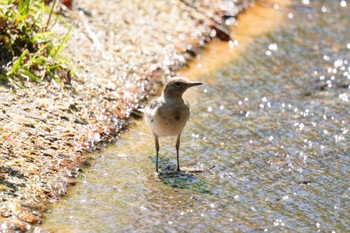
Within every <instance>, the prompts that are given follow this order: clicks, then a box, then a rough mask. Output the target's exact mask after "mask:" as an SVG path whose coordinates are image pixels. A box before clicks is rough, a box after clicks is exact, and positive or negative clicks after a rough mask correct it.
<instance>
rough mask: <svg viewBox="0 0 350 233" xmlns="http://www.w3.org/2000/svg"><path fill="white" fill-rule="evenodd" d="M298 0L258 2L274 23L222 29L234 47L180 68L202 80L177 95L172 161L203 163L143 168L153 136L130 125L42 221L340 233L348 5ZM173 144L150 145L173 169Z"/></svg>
mask: <svg viewBox="0 0 350 233" xmlns="http://www.w3.org/2000/svg"><path fill="white" fill-rule="evenodd" d="M308 2H309V1H307V0H303V1H293V2H292V3H291V4H290V6H289V8H288V9H283V8H282V7H278V6H280V5H276V4H275V5H273V4H265V5H264V6H262V7H263V8H265V9H266V10H268V9H269V10H273V11H276V12H279V13H278V15H279V16H282V19H283V25H282V26H280V27H279V28H278V29H276V30H274V31H272V32H269V33H266V34H264V35H259V36H258V37H257V35H251V34H249V33H247V34H246V35H245V34H243V33H242V32H240V34H239V35H237V34H233V38H236V39H237V38H238V39H237V40H238V42H239V43H238V45H237V46H236V45H235V44H231V46H227V45H226V44H225V45H224V44H223V43H221V42H215V43H213V45H212V46H213V47H214V48H215V46H216V48H218V47H219V48H220V49H221V50H220V51H221V53H223V52H222V51H223V50H222V48H225V49H226V50H225V51H228V52H227V53H225V52H224V53H225V54H222V56H221V54H218V53H217V52H216V57H214V60H219V62H217V63H215V62H210V59H212V58H213V56H211V58H209V61H208V60H206V59H208V58H207V57H208V54H210V50H212V49H213V47H212V48H209V51H208V52H206V53H204V54H202V55H201V57H200V58H199V59H197V60H195V61H194V62H192V64H191V66H190V67H189V68H187V69H185V70H184V71H183V73H184V74H185V75H187V76H189V77H190V78H191V79H200V80H202V81H203V82H205V83H206V85H204V86H202V87H200V88H197V89H195V88H193V90H191V91H190V95H188V96H187V97H188V99H189V102H190V103H191V105H192V116H191V120H190V122H189V124H188V125H187V126H186V128H185V131H184V133H183V136H182V145H181V155H180V161H181V165H182V166H185V167H192V168H193V167H203V168H210V167H212V166H215V168H213V169H212V170H211V171H210V172H203V173H201V174H193V175H191V174H189V173H180V174H171V173H168V174H164V175H162V176H159V177H158V176H156V175H154V173H153V171H154V166H155V163H154V162H155V157H154V145H153V139H152V137H151V134H150V133H149V132H148V130H147V129H146V128H145V126H144V124H143V122H142V121H135V122H134V123H133V124H132V127H131V128H130V131H129V132H128V133H126V134H124V135H122V136H121V139H120V140H119V141H118V142H117V143H116V145H112V146H109V147H108V148H107V149H106V150H105V151H103V152H102V153H101V155H100V157H99V158H98V159H97V161H95V163H94V165H93V166H92V167H91V168H89V169H84V172H83V173H82V175H81V176H82V177H81V179H80V183H79V184H78V185H77V186H76V187H75V188H72V189H71V192H70V193H69V195H68V196H67V198H66V199H65V200H62V201H60V202H58V203H56V204H55V205H54V206H53V209H52V210H51V213H49V214H47V220H46V222H45V223H44V225H43V226H44V228H46V229H49V230H52V231H56V232H121V231H123V232H124V231H126V232H128V231H130V232H131V231H132V232H160V231H161V232H163V231H166V232H179V231H185V232H232V231H243V232H252V231H258V230H259V231H260V230H261V231H264V230H266V231H273V232H281V231H287V232H291V231H296V232H300V231H306V232H314V231H322V232H323V231H327V232H331V231H335V232H347V231H350V218H349V217H348V216H350V200H349V199H350V152H349V150H350V146H349V145H350V140H349V123H350V119H349V114H348V110H349V97H350V91H349V84H350V30H349V27H348V25H349V23H350V16H349V8H350V2H346V1H331V0H323V1H310V2H309V4H306V3H308ZM346 3H347V5H346ZM345 5H346V6H345ZM262 12H263V11H260V13H262ZM260 13H259V11H256V12H255V13H254V14H255V16H256V17H257V18H260V17H261V19H262V20H263V18H266V16H264V14H261V15H259V14H260ZM269 20H270V21H271V20H272V21H274V20H276V18H272V19H269ZM238 26H239V25H238ZM253 26H254V24H253ZM243 31H244V30H243ZM253 31H254V30H253ZM243 40H244V41H245V42H243ZM247 41H248V42H249V43H247ZM240 46H241V47H240ZM243 47H244V49H239V48H243ZM214 50H215V49H214ZM215 51H217V50H215ZM214 53H215V52H214ZM227 54H231V55H230V56H232V57H231V58H230V56H227ZM232 54H235V55H232ZM236 54H240V55H239V56H236ZM217 58H220V59H217ZM228 61H229V62H228ZM209 63H210V64H214V63H215V64H214V65H212V66H209V65H207V64H209ZM174 144H175V139H165V140H164V139H162V140H161V151H160V155H161V161H160V166H161V167H162V168H163V170H166V171H170V170H172V169H175V163H176V161H175V148H174Z"/></svg>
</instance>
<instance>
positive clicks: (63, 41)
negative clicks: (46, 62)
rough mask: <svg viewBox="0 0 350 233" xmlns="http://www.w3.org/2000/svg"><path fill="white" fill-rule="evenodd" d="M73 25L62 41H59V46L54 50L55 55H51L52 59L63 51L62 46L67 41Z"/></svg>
mask: <svg viewBox="0 0 350 233" xmlns="http://www.w3.org/2000/svg"><path fill="white" fill-rule="evenodd" d="M72 28H73V25H72V26H71V27H70V28H69V30H68V32H67V33H66V35H65V36H64V38H63V40H62V41H61V43H60V45H59V46H58V47H57V49H56V50H55V53H54V55H53V58H54V59H55V60H56V59H57V57H58V55H59V54H60V52H61V50H62V49H63V46H64V44H65V43H66V42H67V40H68V36H69V33H70V31H71V30H72Z"/></svg>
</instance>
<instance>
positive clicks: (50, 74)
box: [0, 0, 70, 87]
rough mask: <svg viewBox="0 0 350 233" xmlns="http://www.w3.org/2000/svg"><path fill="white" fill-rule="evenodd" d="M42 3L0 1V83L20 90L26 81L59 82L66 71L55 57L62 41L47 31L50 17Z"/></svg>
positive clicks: (37, 0) (66, 81)
mask: <svg viewBox="0 0 350 233" xmlns="http://www.w3.org/2000/svg"><path fill="white" fill-rule="evenodd" d="M53 7H54V2H53V4H52V7H51V8H48V7H47V6H46V5H45V1H44V0H0V81H1V82H2V83H6V84H8V85H11V86H14V87H24V86H25V82H26V81H35V82H41V81H43V80H45V79H46V80H52V79H53V80H55V81H57V82H60V81H63V83H64V84H69V81H70V71H69V70H68V69H67V68H66V67H65V61H64V60H63V59H62V58H61V57H60V56H59V54H60V52H61V50H62V48H63V46H64V44H65V42H66V41H67V38H68V34H69V32H67V34H66V35H65V36H64V37H63V38H57V35H55V34H54V33H52V32H50V31H49V30H48V26H49V24H50V19H51V16H52V14H53Z"/></svg>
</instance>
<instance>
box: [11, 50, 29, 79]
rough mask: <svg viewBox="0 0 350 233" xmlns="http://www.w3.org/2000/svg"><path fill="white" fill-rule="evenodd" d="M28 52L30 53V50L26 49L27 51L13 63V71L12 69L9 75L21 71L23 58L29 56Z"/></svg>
mask: <svg viewBox="0 0 350 233" xmlns="http://www.w3.org/2000/svg"><path fill="white" fill-rule="evenodd" d="M28 52H29V51H28V49H25V50H24V51H23V52H22V54H21V56H19V57H18V58H17V59H16V61H15V62H14V63H13V65H12V69H11V71H10V72H9V73H8V74H7V75H11V74H15V73H16V72H17V71H18V70H19V69H20V66H21V63H22V60H23V58H24V57H25V56H26V55H27V53H28Z"/></svg>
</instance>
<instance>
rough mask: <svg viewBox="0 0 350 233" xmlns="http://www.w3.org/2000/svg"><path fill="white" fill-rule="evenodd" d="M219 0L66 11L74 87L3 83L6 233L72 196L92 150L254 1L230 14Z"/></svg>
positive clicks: (0, 223) (2, 222)
mask: <svg viewBox="0 0 350 233" xmlns="http://www.w3.org/2000/svg"><path fill="white" fill-rule="evenodd" d="M219 2H220V1H215V0H212V1H211V4H217V5H216V7H215V8H214V7H213V8H210V7H209V6H206V5H203V4H199V5H196V6H194V7H190V6H188V4H186V2H185V1H171V2H170V3H167V4H165V3H153V5H152V4H150V3H148V2H147V1H146V2H145V3H139V4H140V5H136V4H135V5H131V6H130V5H128V4H126V5H128V6H126V5H125V6H124V5H123V4H124V3H116V4H115V6H110V9H106V8H105V6H106V4H105V3H104V1H102V3H90V2H89V1H77V6H75V7H74V8H73V10H72V11H65V14H66V16H65V17H66V18H65V19H66V20H67V21H71V22H74V21H75V26H74V27H73V29H72V32H71V35H70V38H69V40H68V42H67V43H68V44H67V46H66V48H65V50H64V53H63V54H64V55H65V56H67V57H68V59H69V60H71V61H72V67H73V70H74V71H75V72H76V74H77V77H78V79H73V80H71V85H72V89H67V90H66V89H62V88H60V87H59V86H58V85H57V84H55V83H54V82H50V83H49V82H45V81H44V82H42V83H39V84H34V83H28V87H27V88H26V89H16V90H13V89H9V88H8V87H5V86H1V87H0V100H1V104H2V112H3V115H2V116H1V117H0V129H1V131H0V137H1V139H2V141H3V143H2V146H1V148H0V150H1V151H0V152H1V162H0V169H1V170H0V171H1V173H0V175H1V176H0V181H1V183H0V190H1V196H0V198H1V200H2V204H1V206H0V230H1V231H4V232H11V231H16V230H17V231H22V232H25V231H33V229H34V228H36V226H35V224H40V223H41V222H42V218H43V213H44V211H45V210H46V209H47V204H49V203H50V202H54V201H56V200H58V199H59V198H60V197H61V196H64V195H65V194H66V192H67V189H68V188H69V186H71V185H74V184H75V183H76V176H77V174H79V170H80V168H81V167H82V166H84V165H85V166H88V165H89V160H90V159H93V157H92V155H91V154H88V153H87V152H88V151H92V150H96V149H98V147H99V146H102V145H103V144H105V143H108V142H110V141H111V140H113V139H115V138H116V137H117V136H118V134H119V133H120V131H121V130H122V129H125V128H126V127H127V121H128V120H127V119H128V118H129V117H130V115H131V114H132V113H133V111H134V110H135V109H137V108H139V107H140V106H141V105H142V101H143V100H145V99H146V98H147V97H148V96H150V95H154V93H155V92H156V88H155V87H156V86H158V87H159V86H160V85H161V84H160V83H161V80H164V79H165V78H166V77H167V76H171V75H173V74H175V73H176V71H177V70H178V69H179V68H180V67H182V66H183V65H185V64H186V63H187V62H188V61H189V60H191V58H192V57H194V56H195V55H196V54H197V52H198V51H199V50H200V49H201V48H203V47H204V45H205V44H206V43H208V42H209V41H210V40H212V38H215V37H222V38H221V39H225V31H224V30H223V29H222V28H221V26H222V25H216V22H219V21H220V23H221V24H222V23H223V21H224V20H229V19H231V20H232V23H234V22H235V17H236V16H237V14H238V13H239V12H241V11H242V10H244V9H245V8H246V7H248V5H249V4H250V1H243V0H242V1H241V2H239V3H237V4H238V5H237V6H233V5H232V6H231V8H229V7H228V8H226V11H225V10H223V9H221V8H219V7H220V3H219ZM243 2H244V4H243ZM118 4H119V5H118ZM121 5H122V6H121ZM222 8H224V7H222ZM78 9H84V11H86V12H89V14H90V13H91V14H92V16H89V15H87V14H85V13H81V10H78ZM115 10H118V11H117V12H118V13H119V14H115ZM169 12H170V13H171V14H168V13H169ZM203 12H205V13H203ZM102 13H103V14H102ZM209 14H211V15H212V16H211V17H209V18H208V15H209ZM140 16H141V17H140ZM169 16H170V17H169ZM231 16H232V17H231ZM118 17H119V18H118ZM120 20H123V22H121V21H120ZM113 22H114V23H115V22H117V23H115V24H113ZM174 25H181V27H179V28H177V27H174ZM67 28H69V25H64V24H60V23H59V22H58V21H57V22H55V26H54V28H53V29H54V30H56V31H57V33H58V34H59V33H65V32H66V31H67ZM160 28H161V29H162V30H160ZM159 31H160V32H159ZM145 38H146V39H145ZM226 39H227V37H226ZM140 47H141V49H140ZM77 51H79V52H78V53H77ZM140 103H141V104H140ZM39 227H40V226H39Z"/></svg>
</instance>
